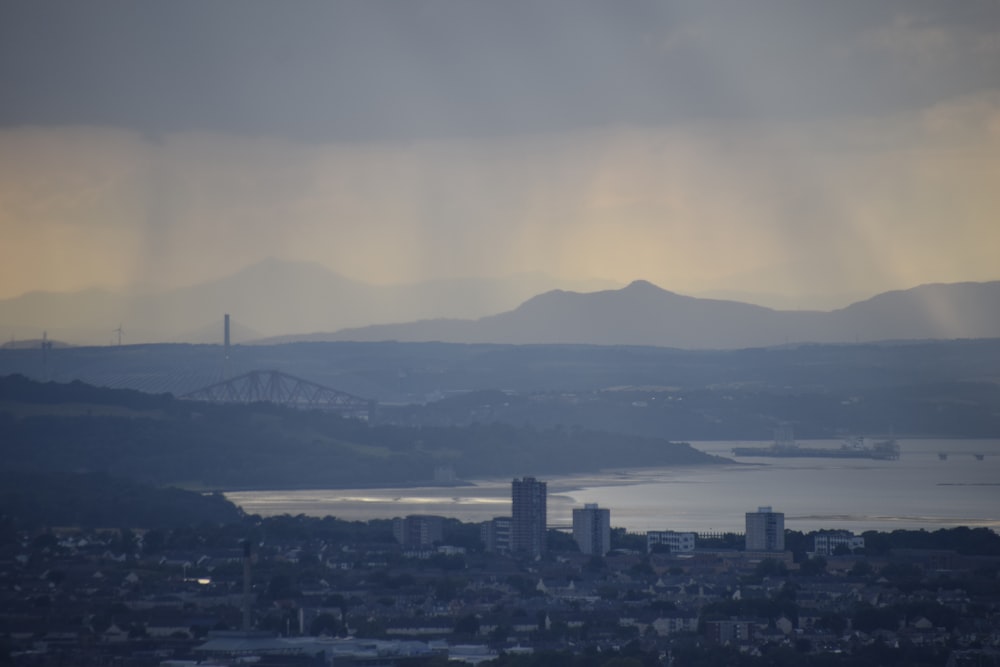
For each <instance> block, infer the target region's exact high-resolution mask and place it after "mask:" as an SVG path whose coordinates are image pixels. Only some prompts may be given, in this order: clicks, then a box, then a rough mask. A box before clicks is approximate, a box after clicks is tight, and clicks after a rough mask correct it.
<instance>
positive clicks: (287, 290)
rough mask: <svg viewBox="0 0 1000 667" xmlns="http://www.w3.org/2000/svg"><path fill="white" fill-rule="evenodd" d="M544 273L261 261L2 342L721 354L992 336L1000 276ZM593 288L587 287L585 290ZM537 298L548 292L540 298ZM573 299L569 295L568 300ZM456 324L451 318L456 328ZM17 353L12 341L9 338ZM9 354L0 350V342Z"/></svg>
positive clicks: (113, 299) (103, 305) (35, 313)
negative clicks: (422, 275)
mask: <svg viewBox="0 0 1000 667" xmlns="http://www.w3.org/2000/svg"><path fill="white" fill-rule="evenodd" d="M556 282H557V281H556V280H555V279H554V278H552V277H549V276H545V275H542V274H523V275H518V276H514V277H511V278H506V279H477V280H461V281H459V280H454V281H436V282H425V283H418V284H413V285H372V284H367V283H362V282H357V281H353V280H350V279H348V278H345V277H343V276H340V275H338V274H336V273H334V272H332V271H330V270H329V269H327V268H325V267H323V266H321V265H319V264H310V263H302V262H287V261H280V260H266V261H264V262H261V263H259V264H255V265H252V266H250V267H248V268H246V269H244V270H243V271H241V272H239V273H237V274H234V275H232V276H229V277H227V278H223V279H220V280H216V281H212V282H208V283H204V284H200V285H195V286H191V287H185V288H180V289H174V290H169V291H164V292H158V293H147V294H129V293H115V292H110V291H103V290H87V291H83V292H76V293H41V292H38V293H30V294H26V295H23V296H21V297H17V298H14V299H7V300H3V301H0V323H2V325H0V326H2V329H0V335H4V336H5V337H10V338H11V339H15V338H20V339H24V338H29V339H37V338H39V337H40V334H41V332H42V331H43V330H44V331H46V332H47V334H48V337H49V339H50V340H52V339H56V340H61V341H66V342H70V343H74V344H90V345H108V344H115V343H117V342H118V336H119V331H118V329H119V327H120V328H121V332H120V334H121V338H122V342H123V343H126V344H135V343H149V342H188V343H219V342H221V338H222V331H221V329H222V327H221V320H222V314H223V313H230V314H232V318H233V323H234V324H233V332H232V339H233V342H234V343H254V342H255V343H264V344H268V343H283V342H299V341H346V340H352V341H382V340H395V341H402V342H420V341H440V342H452V343H505V344H534V343H580V344H594V345H654V346H665V347H678V348H688V349H707V348H714V349H730V348H745V347H762V346H773V345H782V344H785V343H803V342H808V343H851V342H867V341H879V340H913V339H954V338H994V337H1000V281H994V282H985V283H953V284H931V285H922V286H919V287H915V288H912V289H908V290H899V291H892V292H885V293H882V294H878V295H876V296H874V297H872V298H870V299H867V300H864V301H858V302H856V303H853V304H851V305H849V306H847V307H845V308H840V309H836V310H830V311H818V310H777V309H773V308H767V307H764V306H759V305H753V304H749V303H743V302H740V301H733V300H724V299H708V298H697V297H693V296H686V295H682V294H677V293H674V292H671V291H668V290H665V289H662V288H660V287H657V286H656V285H653V284H652V283H649V282H646V281H642V280H638V281H635V282H633V283H631V284H629V285H628V286H626V287H617V286H615V288H614V289H607V288H608V287H609V285H608V284H607V283H604V284H601V283H595V282H590V283H577V284H572V285H565V284H564V285H563V287H570V288H573V289H572V290H570V289H551V287H552V286H553V284H554V283H556ZM594 289H597V291H592V290H594ZM544 290H548V291H544ZM573 290H579V291H573ZM460 318H462V319H460ZM15 344H16V343H15ZM8 346H10V344H8Z"/></svg>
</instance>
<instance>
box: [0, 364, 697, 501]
mask: <svg viewBox="0 0 1000 667" xmlns="http://www.w3.org/2000/svg"><path fill="white" fill-rule="evenodd" d="M0 455H2V458H0V471H28V472H56V471H62V472H104V473H110V474H113V475H116V476H120V477H126V478H130V479H135V480H139V481H142V482H147V483H152V484H158V485H166V484H174V485H180V486H185V487H189V488H202V489H236V488H295V487H298V488H303V487H333V486H352V485H359V484H360V485H381V484H412V483H426V482H429V481H430V480H431V479H432V478H433V474H434V470H435V468H437V467H440V466H451V467H452V468H453V469H454V471H455V473H456V475H457V476H458V477H460V478H472V477H486V476H491V477H492V476H508V475H522V474H546V473H553V472H556V471H559V472H562V473H566V472H576V471H589V470H597V469H601V468H607V467H619V466H667V465H690V464H703V463H712V462H715V461H716V459H714V458H712V457H710V456H707V455H705V454H702V453H700V452H698V451H696V450H694V449H693V448H691V447H690V446H688V445H686V444H677V443H670V442H667V441H665V440H662V439H660V440H658V439H651V438H641V437H636V436H623V435H615V434H609V433H603V432H599V431H587V430H580V429H568V428H561V427H560V428H551V429H544V430H543V429H536V428H530V427H515V426H511V425H506V424H473V425H469V426H464V427H457V426H456V427H422V428H411V427H403V426H370V425H368V424H367V423H365V422H361V421H355V420H348V419H343V418H340V417H338V416H336V415H333V414H328V413H323V412H316V411H298V410H292V409H287V408H280V407H277V406H274V405H270V404H256V405H250V406H216V405H209V404H205V403H199V402H194V401H181V400H177V399H174V398H172V397H170V396H151V395H144V394H140V393H138V392H132V391H123V390H114V391H113V390H107V389H97V388H93V387H88V386H86V385H83V384H80V383H74V384H71V385H58V384H52V383H49V384H44V385H42V384H38V383H34V382H31V381H29V380H26V379H25V378H22V377H17V376H10V377H6V378H3V379H0Z"/></svg>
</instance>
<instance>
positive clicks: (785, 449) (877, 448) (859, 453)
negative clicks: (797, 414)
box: [733, 427, 899, 461]
mask: <svg viewBox="0 0 1000 667" xmlns="http://www.w3.org/2000/svg"><path fill="white" fill-rule="evenodd" d="M733 455H734V456H770V457H786V458H822V459H875V460H877V461H895V460H896V459H898V458H899V443H897V442H896V439H895V438H887V439H884V440H876V441H875V442H873V443H871V444H866V443H865V439H864V438H863V437H860V436H859V437H855V438H850V439H848V440H846V441H845V442H844V443H843V444H842V445H841V446H840V447H803V446H801V445H799V444H798V443H797V442H795V441H794V440H793V439H792V437H791V430H790V429H789V428H787V427H783V428H779V429H778V432H777V435H776V437H775V439H774V444H773V445H770V446H768V447H733Z"/></svg>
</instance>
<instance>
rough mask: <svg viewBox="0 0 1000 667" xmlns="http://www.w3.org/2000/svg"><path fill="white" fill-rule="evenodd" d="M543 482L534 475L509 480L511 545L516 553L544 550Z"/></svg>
mask: <svg viewBox="0 0 1000 667" xmlns="http://www.w3.org/2000/svg"><path fill="white" fill-rule="evenodd" d="M545 502H546V485H545V482H539V481H538V480H536V479H535V478H534V477H525V478H524V479H515V480H514V481H513V482H512V483H511V515H512V516H511V530H510V543H511V544H510V546H511V551H513V552H514V553H515V554H528V555H530V556H540V555H542V554H543V553H545V523H546V518H547V517H546V509H545Z"/></svg>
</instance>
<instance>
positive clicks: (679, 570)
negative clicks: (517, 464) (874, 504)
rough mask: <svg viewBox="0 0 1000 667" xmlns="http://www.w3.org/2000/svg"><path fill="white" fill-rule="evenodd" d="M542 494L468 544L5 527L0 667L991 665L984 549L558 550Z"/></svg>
mask: <svg viewBox="0 0 1000 667" xmlns="http://www.w3.org/2000/svg"><path fill="white" fill-rule="evenodd" d="M546 495H547V489H546V483H545V482H544V481H540V480H537V479H535V478H531V477H525V478H521V479H514V480H513V482H512V485H511V514H510V516H504V517H496V518H494V519H492V520H490V521H487V522H484V523H482V524H467V523H461V522H459V521H457V520H454V519H448V518H444V517H440V516H427V515H409V516H404V517H396V518H394V519H391V520H389V519H386V520H376V521H369V522H347V521H342V520H338V519H335V518H333V517H324V518H315V517H307V516H304V515H299V516H295V517H293V516H288V515H283V516H276V517H269V518H262V517H260V516H256V515H249V516H244V517H243V520H242V521H240V522H237V523H229V524H218V523H212V522H207V521H206V522H204V523H202V524H200V525H194V526H186V527H177V528H173V529H162V528H156V529H142V528H140V527H132V528H118V529H82V528H73V527H60V528H56V527H48V528H45V529H41V528H36V529H35V530H32V531H26V530H20V529H15V528H14V527H13V524H12V523H11V521H10V520H9V518H7V517H5V518H4V524H3V526H2V528H3V530H2V540H0V581H2V587H0V609H2V610H3V612H2V614H0V664H11V665H120V666H128V665H151V666H152V665H162V666H164V667H176V666H179V665H196V664H198V665H233V664H246V663H248V662H252V663H255V664H260V665H306V664H308V665H338V666H339V665H427V664H445V663H446V662H447V663H448V664H457V663H467V664H472V665H477V664H481V663H489V664H495V665H507V664H515V665H536V664H537V665H541V664H545V665H549V664H559V665H594V666H601V665H619V666H620V665H649V666H652V665H677V666H682V665H692V664H698V665H703V664H747V665H758V664H759V665H764V664H767V665H779V664H789V665H791V664H795V665H810V664H822V665H854V664H859V665H868V664H900V665H902V664H906V665H914V664H927V665H956V666H958V665H996V664H1000V536H998V535H997V534H996V533H994V532H993V531H991V530H989V529H986V528H975V529H973V528H954V529H943V530H939V531H935V532H926V531H894V532H892V533H876V532H869V533H865V534H863V535H854V534H851V533H848V532H845V531H816V532H814V533H808V534H803V533H801V532H798V531H791V530H786V529H785V527H784V514H783V513H782V512H781V511H779V508H771V507H759V508H750V509H749V511H747V512H746V516H745V525H746V530H745V534H743V535H738V534H732V533H730V534H717V535H708V534H697V533H691V532H674V531H670V530H666V529H665V530H662V531H650V532H647V533H646V534H634V533H627V532H626V531H624V530H623V529H617V528H612V523H611V519H612V517H611V510H610V509H609V508H603V507H600V506H598V505H586V506H584V507H580V508H576V509H574V510H573V521H572V531H571V532H569V531H565V530H556V529H551V528H550V527H549V526H548V525H547V514H546ZM664 521H665V522H669V513H665V515H664ZM665 528H666V527H665Z"/></svg>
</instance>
